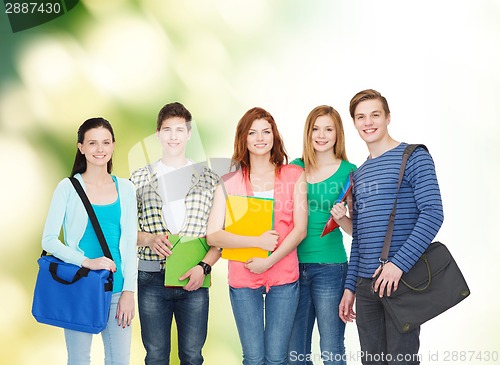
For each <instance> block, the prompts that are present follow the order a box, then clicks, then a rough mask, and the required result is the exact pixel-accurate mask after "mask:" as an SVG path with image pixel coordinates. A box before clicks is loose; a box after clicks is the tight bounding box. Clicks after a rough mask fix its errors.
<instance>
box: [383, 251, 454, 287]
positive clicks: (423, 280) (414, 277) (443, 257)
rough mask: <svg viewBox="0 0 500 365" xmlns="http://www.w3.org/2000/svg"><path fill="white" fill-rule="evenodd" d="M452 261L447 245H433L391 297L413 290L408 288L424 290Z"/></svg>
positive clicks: (402, 279)
mask: <svg viewBox="0 0 500 365" xmlns="http://www.w3.org/2000/svg"><path fill="white" fill-rule="evenodd" d="M451 260H452V256H451V253H450V251H448V248H447V247H446V246H445V245H443V244H442V243H441V242H433V243H431V244H430V245H429V247H428V248H427V250H425V252H424V253H423V255H422V256H421V257H420V258H419V259H418V261H417V262H416V264H415V265H414V266H413V267H412V268H411V269H410V271H408V272H407V273H406V274H404V275H403V276H402V277H401V281H400V282H399V286H398V290H396V291H395V292H394V294H391V296H392V295H400V294H403V293H405V292H407V291H408V290H412V289H411V288H409V287H408V286H411V287H413V288H418V289H424V288H425V287H426V285H427V284H428V283H429V280H431V281H432V278H433V277H435V276H436V275H438V274H439V273H440V272H441V271H443V269H445V268H446V267H447V266H448V265H449V264H450V262H451ZM429 276H430V277H429Z"/></svg>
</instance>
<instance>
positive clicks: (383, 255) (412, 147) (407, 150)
mask: <svg viewBox="0 0 500 365" xmlns="http://www.w3.org/2000/svg"><path fill="white" fill-rule="evenodd" d="M418 147H422V148H424V149H425V150H426V151H427V152H428V151H429V150H428V149H427V147H426V146H425V145H423V144H410V145H408V146H407V147H406V148H405V149H404V151H403V158H402V160H401V167H400V169H399V178H398V190H397V192H396V199H395V200H394V205H393V206H392V212H391V215H390V216H389V224H388V225H387V233H386V235H385V239H384V247H383V248H382V253H381V254H380V259H379V261H380V263H381V264H382V265H384V264H385V263H387V259H388V257H389V249H390V247H391V241H392V232H393V231H394V220H395V218H396V206H397V204H398V196H399V189H400V188H401V182H402V181H403V176H404V174H405V168H406V163H407V162H408V159H409V158H410V156H411V154H412V153H413V151H415V150H416V149H417V148H418Z"/></svg>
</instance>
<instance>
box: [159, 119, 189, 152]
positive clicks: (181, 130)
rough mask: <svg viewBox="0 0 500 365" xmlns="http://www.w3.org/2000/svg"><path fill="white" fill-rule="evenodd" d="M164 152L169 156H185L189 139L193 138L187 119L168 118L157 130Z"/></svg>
mask: <svg viewBox="0 0 500 365" xmlns="http://www.w3.org/2000/svg"><path fill="white" fill-rule="evenodd" d="M157 135H158V139H159V141H160V143H161V146H162V148H163V153H164V154H166V155H169V156H172V157H174V156H184V155H185V153H186V144H187V141H189V139H190V138H191V130H188V126H187V124H186V120H185V119H184V118H180V117H171V118H167V119H165V120H164V121H163V123H162V124H161V127H160V129H159V130H158V132H157Z"/></svg>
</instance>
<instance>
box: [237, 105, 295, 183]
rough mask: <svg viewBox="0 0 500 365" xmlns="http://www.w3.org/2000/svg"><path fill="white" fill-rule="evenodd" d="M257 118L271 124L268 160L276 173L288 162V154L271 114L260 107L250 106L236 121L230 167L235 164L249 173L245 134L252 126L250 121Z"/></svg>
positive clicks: (248, 154) (248, 156)
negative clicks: (271, 140) (269, 155)
mask: <svg viewBox="0 0 500 365" xmlns="http://www.w3.org/2000/svg"><path fill="white" fill-rule="evenodd" d="M257 119H264V120H266V121H268V122H269V124H270V125H271V130H272V132H273V148H272V149H271V157H270V158H269V161H270V162H271V163H272V164H273V165H274V167H275V171H276V173H278V172H279V169H280V167H281V166H283V165H284V164H287V163H288V155H287V153H286V150H285V145H284V144H283V139H282V138H281V134H280V133H279V132H278V127H277V126H276V122H275V121H274V118H273V116H272V115H271V114H270V113H269V112H267V111H266V110H264V109H262V108H258V107H255V108H252V109H250V110H248V111H247V112H246V113H245V114H244V115H243V116H242V117H241V119H240V121H239V122H238V125H237V126H236V134H235V136H234V152H233V157H232V159H233V161H232V163H231V167H233V166H237V167H239V168H241V169H242V170H243V171H244V173H245V174H248V175H250V153H249V152H248V146H247V136H248V131H249V130H250V128H251V127H252V123H253V122H254V121H255V120H257Z"/></svg>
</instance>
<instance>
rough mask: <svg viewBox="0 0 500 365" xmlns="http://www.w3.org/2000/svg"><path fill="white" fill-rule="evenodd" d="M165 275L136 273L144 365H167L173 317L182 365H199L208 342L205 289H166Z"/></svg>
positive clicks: (160, 273)
mask: <svg viewBox="0 0 500 365" xmlns="http://www.w3.org/2000/svg"><path fill="white" fill-rule="evenodd" d="M164 278H165V272H164V271H162V272H147V271H139V274H138V291H137V294H138V302H139V319H140V323H141V336H142V343H143V344H144V348H145V349H146V358H145V364H146V365H168V364H169V363H170V332H171V328H172V317H175V323H176V325H177V337H178V339H177V341H178V345H179V351H178V355H179V359H180V363H181V365H200V364H202V363H203V356H202V354H201V351H202V348H203V345H204V344H205V340H206V338H207V325H208V301H209V297H208V288H200V289H198V290H195V291H192V292H190V291H186V290H184V289H182V287H176V288H166V287H165V286H164Z"/></svg>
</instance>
